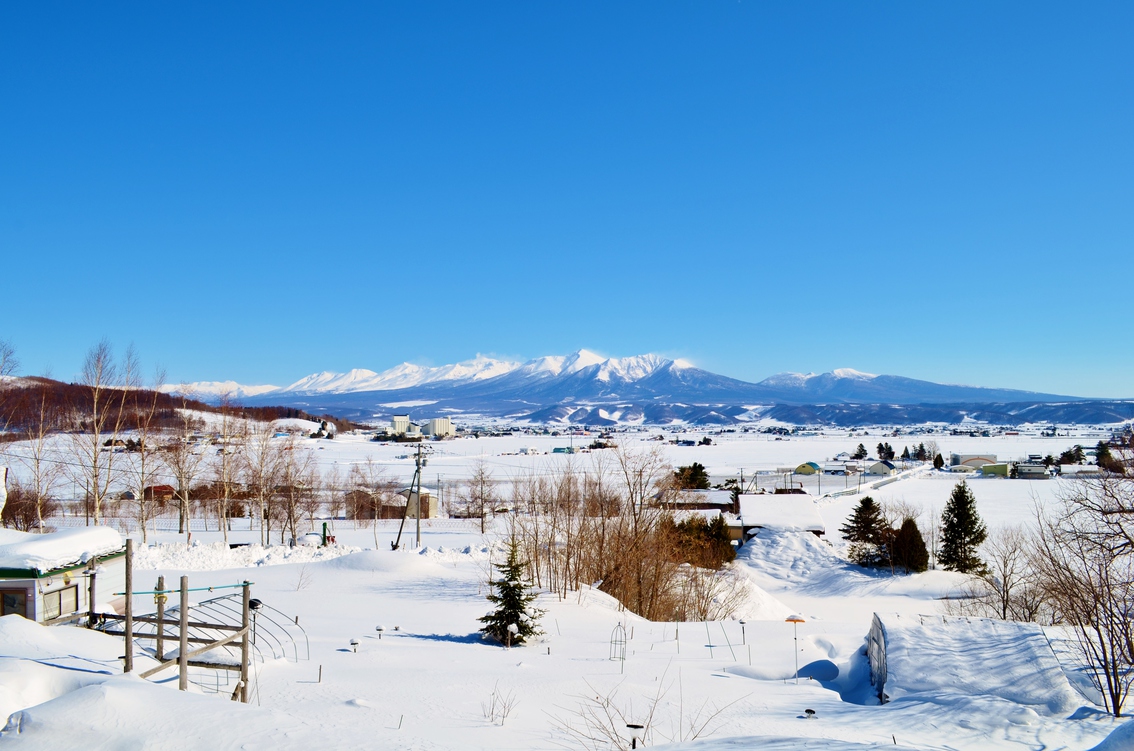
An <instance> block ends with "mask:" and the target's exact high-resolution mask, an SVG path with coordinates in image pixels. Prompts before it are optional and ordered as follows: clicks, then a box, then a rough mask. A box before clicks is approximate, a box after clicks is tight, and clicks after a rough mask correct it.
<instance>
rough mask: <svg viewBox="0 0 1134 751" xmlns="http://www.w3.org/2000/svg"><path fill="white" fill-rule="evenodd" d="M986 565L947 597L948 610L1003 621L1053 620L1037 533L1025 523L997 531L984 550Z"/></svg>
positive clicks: (991, 536) (990, 537) (983, 558)
mask: <svg viewBox="0 0 1134 751" xmlns="http://www.w3.org/2000/svg"><path fill="white" fill-rule="evenodd" d="M982 555H983V557H982V560H983V561H984V562H985V565H986V567H985V568H984V569H983V570H982V571H980V572H979V573H977V574H976V575H975V576H974V577H973V579H972V580H971V582H970V583H969V584H968V585H966V586H965V587H964V588H963V589H962V591H961V592H960V596H959V597H956V598H950V599H949V600H948V601H947V603H948V604H947V612H951V613H954V614H956V615H978V616H982V617H991V618H998V619H1000V620H1002V621H1030V622H1040V621H1048V622H1050V621H1051V618H1052V614H1051V609H1050V606H1049V605H1048V601H1047V600H1048V597H1047V593H1046V591H1045V588H1044V583H1043V581H1042V580H1041V579H1040V576H1039V574H1038V572H1039V570H1040V568H1041V566H1040V565H1039V562H1038V561H1037V551H1036V547H1035V540H1034V537H1033V536H1032V535H1031V534H1030V533H1029V532H1028V531H1027V530H1026V529H1025V528H1024V527H1022V526H1016V527H1005V528H1002V529H998V530H996V531H995V532H993V533H992V534H991V535H990V536H989V538H988V540H987V542H985V544H984V548H983V550H982Z"/></svg>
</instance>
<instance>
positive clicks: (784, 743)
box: [666, 735, 915, 751]
mask: <svg viewBox="0 0 1134 751" xmlns="http://www.w3.org/2000/svg"><path fill="white" fill-rule="evenodd" d="M666 748H668V749H670V750H671V751H749V749H752V750H753V751H755V750H756V749H759V751H814V749H823V750H824V751H869V750H870V749H878V751H882V749H888V751H915V750H914V749H913V748H912V747H910V746H899V745H897V744H894V743H855V742H853V741H840V740H835V739H832V738H787V737H782V736H752V735H747V736H736V737H733V738H709V739H707V740H699V741H689V742H687V743H674V744H672V745H669V746H666Z"/></svg>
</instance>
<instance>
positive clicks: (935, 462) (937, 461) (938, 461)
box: [933, 454, 945, 469]
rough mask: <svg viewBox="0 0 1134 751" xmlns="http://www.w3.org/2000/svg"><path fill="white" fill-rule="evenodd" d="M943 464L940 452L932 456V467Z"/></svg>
mask: <svg viewBox="0 0 1134 751" xmlns="http://www.w3.org/2000/svg"><path fill="white" fill-rule="evenodd" d="M944 466H945V458H944V457H942V456H941V454H938V455H937V456H935V457H933V468H934V469H941V468H942V467H944Z"/></svg>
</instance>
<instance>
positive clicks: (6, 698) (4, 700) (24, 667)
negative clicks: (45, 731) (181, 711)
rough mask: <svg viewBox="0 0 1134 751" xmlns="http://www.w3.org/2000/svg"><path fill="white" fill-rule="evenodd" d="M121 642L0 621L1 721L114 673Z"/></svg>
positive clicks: (13, 619) (12, 618) (17, 620)
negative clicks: (17, 712)
mask: <svg viewBox="0 0 1134 751" xmlns="http://www.w3.org/2000/svg"><path fill="white" fill-rule="evenodd" d="M121 653H122V640H121V639H118V638H116V637H112V636H107V635H106V634H103V633H100V632H98V631H88V630H87V629H85V628H75V627H72V626H54V627H51V628H48V627H47V626H43V625H41V624H39V623H36V622H35V621H29V620H27V619H25V618H24V617H23V616H19V615H6V616H4V617H3V618H0V718H6V717H8V716H9V715H10V714H12V713H13V712H16V711H19V710H21V709H25V708H27V707H30V706H34V705H36V704H41V703H43V702H45V701H49V700H51V699H54V698H55V697H57V696H62V695H63V694H66V693H69V692H71V691H75V690H77V689H80V688H82V687H83V686H86V685H89V684H91V683H97V682H101V681H104V680H106V679H107V678H108V677H110V676H111V675H113V674H116V673H118V672H119V671H120V670H121V668H122V663H121V661H120V660H119V659H118V655H120V654H121Z"/></svg>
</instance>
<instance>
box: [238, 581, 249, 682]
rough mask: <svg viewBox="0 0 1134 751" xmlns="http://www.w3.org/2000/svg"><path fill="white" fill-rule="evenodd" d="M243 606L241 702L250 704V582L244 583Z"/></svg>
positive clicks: (241, 624) (241, 622)
mask: <svg viewBox="0 0 1134 751" xmlns="http://www.w3.org/2000/svg"><path fill="white" fill-rule="evenodd" d="M243 589H244V597H243V600H244V602H243V605H242V607H241V613H240V627H241V628H243V629H244V636H242V637H241V638H240V701H242V702H244V703H245V704H247V703H248V619H249V615H248V614H249V610H250V608H251V605H250V603H251V600H250V595H251V593H250V592H249V588H248V581H247V580H245V581H244V588H243Z"/></svg>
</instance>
